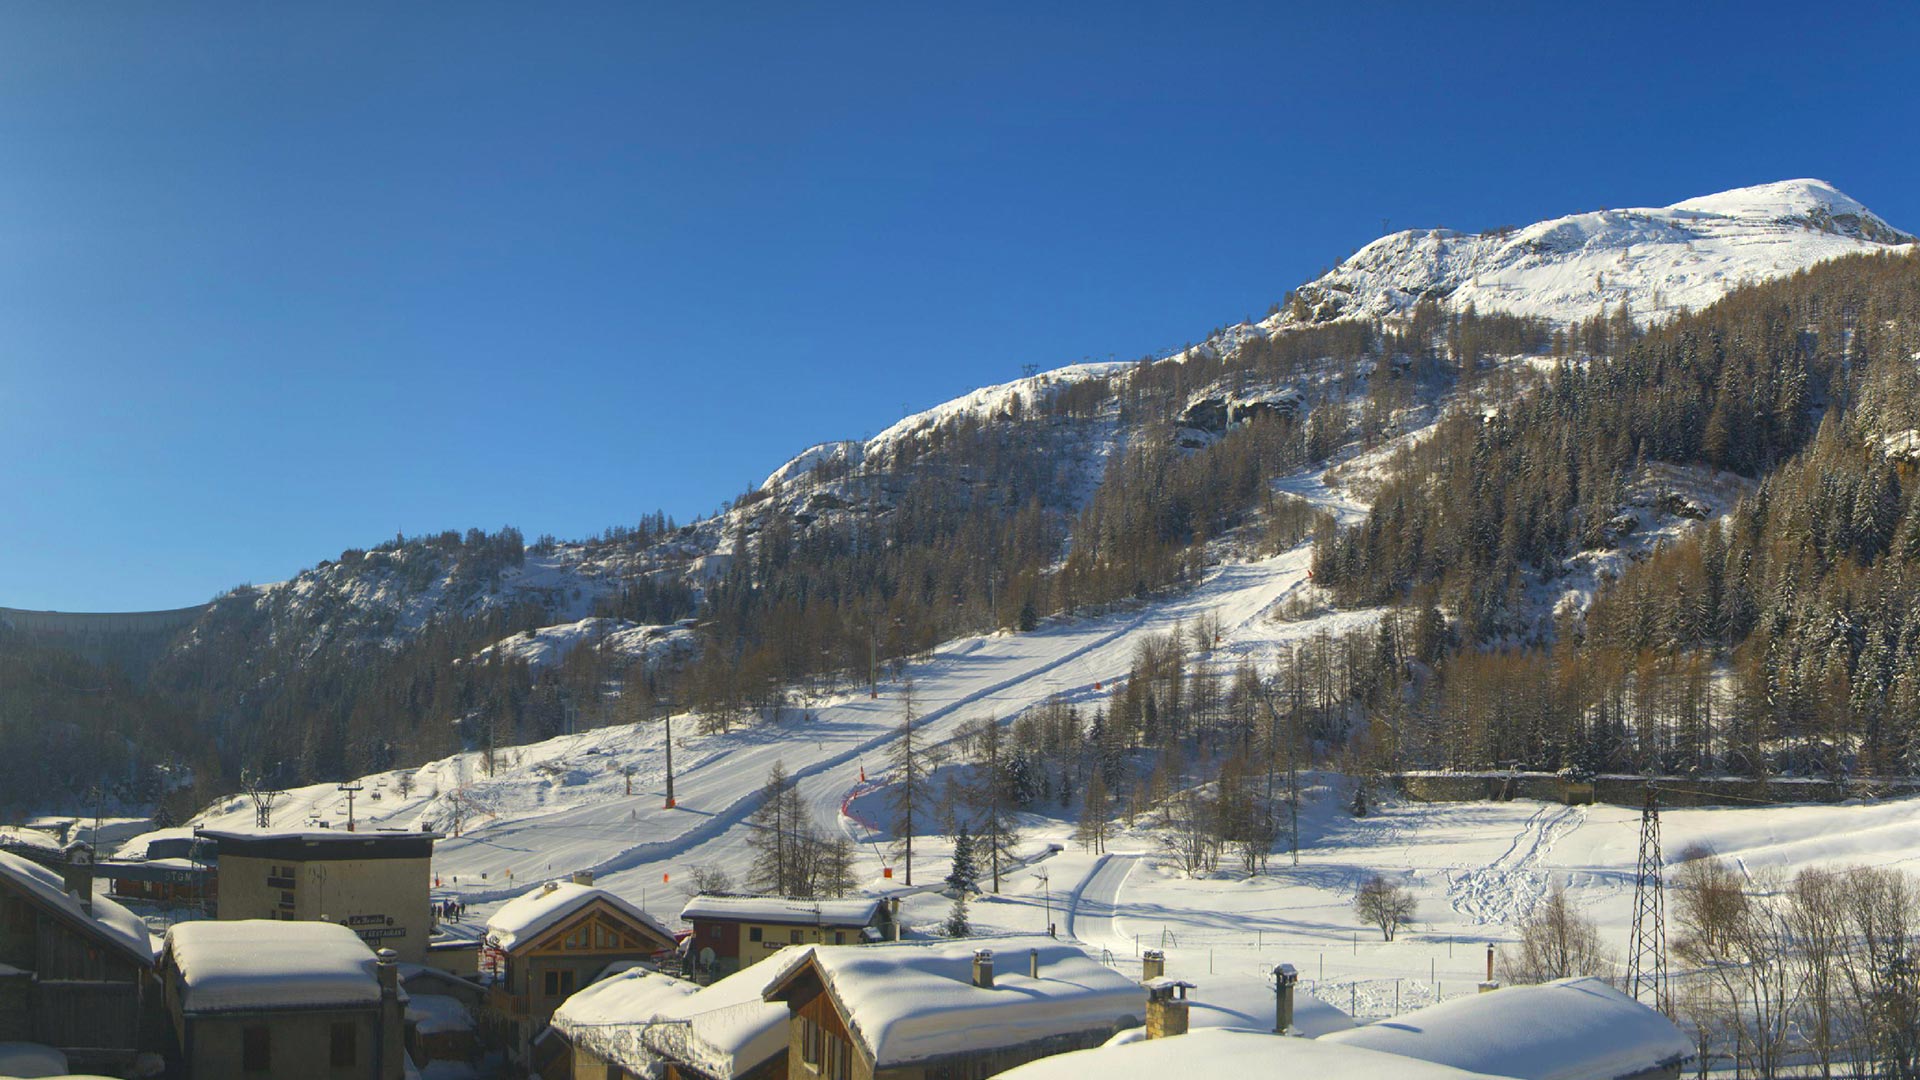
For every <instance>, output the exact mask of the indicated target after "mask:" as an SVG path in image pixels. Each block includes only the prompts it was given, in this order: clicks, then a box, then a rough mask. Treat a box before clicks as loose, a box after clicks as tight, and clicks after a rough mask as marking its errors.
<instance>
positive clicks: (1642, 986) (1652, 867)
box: [1627, 780, 1671, 1012]
mask: <svg viewBox="0 0 1920 1080" xmlns="http://www.w3.org/2000/svg"><path fill="white" fill-rule="evenodd" d="M1662 865H1663V864H1662V860H1661V858H1660V795H1659V792H1658V791H1657V790H1656V789H1655V787H1654V786H1653V782H1652V781H1651V780H1649V781H1648V782H1647V801H1646V804H1645V806H1644V807H1643V808H1642V809H1641V811H1640V863H1639V870H1638V872H1637V873H1636V874H1635V876H1634V882H1633V944H1632V946H1631V947H1630V948H1629V949H1628V953H1627V996H1629V997H1631V998H1633V1000H1635V1001H1638V1002H1641V1003H1642V1004H1645V1005H1647V1006H1649V1007H1651V1008H1654V1009H1658V1010H1660V1011H1661V1012H1667V1011H1668V1010H1669V1006H1670V1005H1671V1001H1670V999H1669V996H1668V995H1669V987H1668V984H1667V905H1666V888H1665V882H1664V880H1663V878H1662Z"/></svg>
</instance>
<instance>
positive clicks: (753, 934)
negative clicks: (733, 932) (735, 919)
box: [747, 926, 761, 941]
mask: <svg viewBox="0 0 1920 1080" xmlns="http://www.w3.org/2000/svg"><path fill="white" fill-rule="evenodd" d="M760 937H761V930H760V928H759V927H757V926H750V927H748V928H747V940H748V941H759V940H760Z"/></svg>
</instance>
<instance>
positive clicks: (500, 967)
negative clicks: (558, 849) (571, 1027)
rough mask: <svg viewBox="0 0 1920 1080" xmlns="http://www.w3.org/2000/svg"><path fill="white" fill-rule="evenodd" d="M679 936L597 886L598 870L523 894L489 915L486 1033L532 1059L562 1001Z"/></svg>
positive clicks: (512, 1056) (517, 1057) (514, 1057)
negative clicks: (537, 1041) (595, 875)
mask: <svg viewBox="0 0 1920 1080" xmlns="http://www.w3.org/2000/svg"><path fill="white" fill-rule="evenodd" d="M673 944H674V941H673V934H672V933H671V932H670V931H668V930H667V928H666V927H664V926H661V925H660V923H659V922H657V921H656V920H655V919H654V918H653V917H652V916H650V915H648V914H647V913H646V912H644V911H642V910H640V909H639V908H638V907H635V906H634V905H633V904H630V903H628V902H627V901H626V900H623V899H621V898H620V897H618V896H615V895H614V894H613V893H610V892H608V891H607V890H605V889H598V888H595V887H594V886H593V876H592V875H591V874H586V873H581V874H576V875H574V879H573V880H572V881H568V882H560V881H550V882H547V883H546V884H545V885H542V886H540V887H539V888H536V889H534V890H532V891H530V892H528V893H525V894H523V895H521V896H517V897H515V898H514V899H512V900H509V901H507V902H506V903H505V904H503V905H501V906H500V909H499V910H498V911H496V912H494V913H493V916H492V917H491V918H489V919H488V920H487V935H486V946H485V947H486V951H487V954H488V956H487V959H486V961H485V963H486V965H487V966H488V967H489V968H491V971H492V982H491V984H490V985H489V987H488V990H487V996H486V999H485V1002H484V1004H483V1005H482V1007H481V1027H482V1032H481V1034H482V1038H483V1039H484V1040H486V1041H489V1042H491V1043H492V1044H494V1045H496V1046H499V1047H500V1048H502V1049H504V1050H505V1051H506V1053H507V1056H508V1059H509V1060H510V1061H513V1062H515V1063H518V1064H520V1065H522V1066H523V1067H524V1066H526V1065H527V1064H529V1063H530V1062H531V1053H530V1050H531V1047H532V1045H533V1041H534V1039H535V1038H536V1037H537V1036H539V1035H540V1034H541V1033H542V1032H543V1031H544V1030H545V1029H546V1027H547V1024H548V1022H549V1021H550V1020H552V1018H553V1012H554V1010H555V1009H557V1008H559V1007H560V1003H561V1002H563V1001H565V1000H567V999H568V998H570V997H572V996H573V995H574V993H575V992H576V991H578V990H580V989H581V988H582V987H585V986H587V985H588V984H590V983H592V982H593V981H594V980H596V979H598V978H599V977H600V976H601V975H603V974H605V973H606V972H607V970H608V968H609V966H610V965H614V964H619V963H622V962H631V961H638V960H645V959H649V958H652V957H654V956H655V955H656V954H659V953H662V952H666V951H668V950H670V949H672V948H673Z"/></svg>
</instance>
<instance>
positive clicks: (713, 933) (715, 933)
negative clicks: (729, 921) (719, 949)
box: [707, 926, 720, 941]
mask: <svg viewBox="0 0 1920 1080" xmlns="http://www.w3.org/2000/svg"><path fill="white" fill-rule="evenodd" d="M707 936H708V937H710V938H712V939H713V940H715V941H719V940H720V928H719V927H718V926H715V927H714V928H713V929H711V930H709V931H707Z"/></svg>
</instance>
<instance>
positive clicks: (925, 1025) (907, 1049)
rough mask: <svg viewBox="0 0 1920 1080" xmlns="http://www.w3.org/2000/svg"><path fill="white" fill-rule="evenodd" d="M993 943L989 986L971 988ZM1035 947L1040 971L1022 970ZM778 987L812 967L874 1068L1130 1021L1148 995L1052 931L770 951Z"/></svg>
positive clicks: (983, 1050) (1135, 1022)
mask: <svg viewBox="0 0 1920 1080" xmlns="http://www.w3.org/2000/svg"><path fill="white" fill-rule="evenodd" d="M979 949H991V950H993V952H994V958H995V961H996V964H997V965H1000V970H999V971H998V972H997V973H996V974H995V976H994V982H993V986H992V987H990V988H982V987H978V986H975V985H974V984H973V958H974V952H975V951H976V950H979ZM1030 950H1032V951H1037V952H1038V953H1039V960H1040V977H1039V978H1033V977H1031V976H1029V975H1028V974H1027V966H1028V956H1029V951H1030ZM774 963H775V964H776V965H777V966H779V967H780V968H781V969H782V970H781V972H780V974H779V975H778V977H777V978H775V979H774V980H773V983H772V985H774V986H775V987H778V986H780V985H781V984H783V983H785V982H786V981H787V980H788V979H789V978H790V977H791V976H793V975H794V974H796V973H797V972H799V971H800V970H801V968H802V967H804V966H805V965H807V964H808V963H811V964H812V965H813V967H814V969H815V970H817V971H818V972H819V973H820V976H821V978H822V979H823V980H824V982H825V983H826V986H827V988H828V990H829V992H830V993H832V995H833V997H834V1000H835V1001H836V1002H837V1003H838V1004H839V1006H840V1009H841V1011H842V1013H843V1014H844V1015H845V1016H846V1017H847V1021H848V1023H847V1026H848V1029H849V1030H850V1031H851V1032H852V1033H853V1035H854V1037H855V1038H856V1039H858V1040H859V1041H860V1042H861V1044H862V1045H863V1046H865V1048H866V1051H867V1054H868V1056H869V1058H871V1059H872V1061H873V1062H874V1067H875V1068H876V1069H888V1068H894V1067H897V1066H900V1065H906V1064H909V1063H912V1062H917V1061H926V1060H929V1059H933V1058H940V1057H945V1056H947V1055H949V1054H958V1053H965V1052H972V1053H986V1052H990V1051H993V1050H996V1049H1000V1048H1003V1047H1012V1046H1020V1045H1023V1044H1025V1043H1030V1042H1033V1041H1035V1040H1038V1039H1045V1038H1050V1037H1053V1036H1058V1035H1073V1034H1079V1033H1084V1032H1096V1031H1097V1032H1104V1033H1107V1034H1111V1033H1113V1032H1116V1031H1118V1030H1121V1029H1123V1028H1129V1027H1134V1026H1137V1025H1138V1024H1139V1023H1140V1018H1141V1017H1142V1016H1143V1015H1144V1014H1145V1012H1146V994H1145V993H1144V992H1143V991H1142V990H1141V989H1140V987H1139V985H1138V984H1136V983H1135V982H1134V981H1133V980H1132V979H1129V978H1127V977H1126V976H1124V975H1122V974H1120V973H1119V972H1117V971H1114V970H1113V969H1112V968H1109V967H1106V966H1105V965H1103V964H1101V963H1099V962H1098V961H1096V960H1094V959H1093V958H1091V957H1089V956H1088V955H1087V954H1086V953H1084V952H1082V951H1080V949H1078V948H1076V947H1074V946H1072V945H1067V944H1063V943H1062V942H1060V941H1057V940H1055V939H1053V938H1049V937H1012V938H961V939H958V940H942V941H930V942H910V943H894V944H886V945H861V946H846V947H836V948H818V949H814V950H812V952H811V953H806V952H802V953H800V954H799V955H796V956H793V957H791V958H786V957H784V956H783V957H777V958H776V959H775V961H774Z"/></svg>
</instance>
